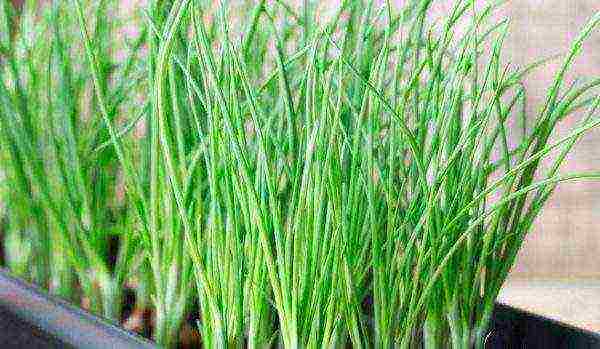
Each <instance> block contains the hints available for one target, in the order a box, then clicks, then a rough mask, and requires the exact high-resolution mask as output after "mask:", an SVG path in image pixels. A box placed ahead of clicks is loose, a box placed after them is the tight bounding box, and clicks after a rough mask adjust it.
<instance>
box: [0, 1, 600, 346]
mask: <svg viewBox="0 0 600 349" xmlns="http://www.w3.org/2000/svg"><path fill="white" fill-rule="evenodd" d="M3 4H4V8H3V9H4V10H5V11H4V18H5V19H4V21H5V22H3V25H5V27H6V28H16V25H15V24H14V23H16V21H15V20H14V19H15V18H16V17H15V16H14V15H13V14H12V13H11V10H10V9H9V10H6V9H7V8H8V7H7V6H6V2H4V3H3ZM432 4H433V0H415V1H409V2H407V4H405V6H404V7H402V8H394V7H393V6H392V5H391V4H390V2H389V1H386V2H385V3H383V4H379V2H375V1H372V0H368V1H362V0H343V1H341V3H340V4H339V6H338V7H336V8H335V9H334V11H333V12H332V13H331V14H330V15H329V16H325V15H322V14H320V13H319V11H318V9H319V6H317V4H315V3H313V2H310V1H305V2H304V3H303V4H302V5H301V6H300V7H297V6H294V5H292V4H291V3H287V2H286V1H284V0H276V1H272V2H270V1H264V0H259V1H256V2H254V3H251V2H246V1H243V2H239V4H238V3H235V4H230V3H228V2H220V3H219V4H217V5H215V4H214V3H213V2H212V1H202V0H175V1H160V0H152V1H150V2H149V3H148V5H147V7H146V8H144V9H142V11H141V13H142V14H143V21H142V22H143V25H142V26H143V28H144V29H143V30H142V31H141V32H142V35H140V38H139V39H138V41H136V43H135V44H134V45H132V49H131V50H130V51H131V54H130V55H129V56H128V57H127V59H126V60H125V62H124V63H123V62H114V58H113V56H112V55H111V45H114V43H113V42H112V41H111V39H110V35H109V33H110V31H109V28H110V27H111V24H110V23H109V21H108V20H107V18H106V16H104V15H103V14H104V13H105V11H108V10H110V9H111V6H114V3H112V2H109V1H99V2H98V3H94V4H93V6H91V5H90V4H89V3H87V2H82V1H81V0H71V1H70V2H67V4H63V2H58V3H55V4H54V5H53V6H51V9H50V10H49V11H48V14H47V15H46V16H47V17H44V18H43V20H39V19H35V20H34V19H33V7H26V9H29V10H28V11H30V12H31V16H30V20H29V21H27V20H25V18H27V16H25V15H23V16H22V20H21V22H20V24H18V25H20V26H26V25H30V26H31V28H25V29H23V30H15V29H10V30H11V31H6V33H9V35H5V36H6V37H3V38H2V40H3V42H2V47H1V49H2V51H1V54H2V56H1V57H2V58H1V59H2V62H1V63H0V64H1V66H0V68H1V69H2V70H1V71H0V73H2V74H3V75H2V76H1V77H0V82H1V83H2V91H0V98H1V100H0V101H1V102H2V103H1V104H0V107H1V108H2V109H1V110H0V112H1V113H2V119H1V120H2V124H1V126H2V129H1V130H0V131H2V133H1V135H2V141H3V143H2V146H3V153H2V155H3V161H4V162H3V169H5V171H6V172H7V173H6V175H7V176H8V177H7V178H8V179H7V181H8V183H11V185H13V186H14V188H15V191H13V192H10V193H9V195H7V198H6V200H7V202H8V206H7V208H8V217H9V227H10V231H11V234H10V235H9V236H12V238H11V239H12V240H8V238H7V241H11V244H12V245H11V246H31V247H30V248H31V251H32V253H31V254H30V255H29V257H28V258H29V259H28V260H27V261H29V260H31V261H34V264H35V265H36V266H40V268H41V267H42V266H45V265H50V266H52V270H48V271H45V270H43V268H41V269H40V270H38V269H35V275H34V276H35V280H37V281H38V282H40V283H43V282H48V281H44V280H48V278H49V277H50V276H48V275H49V274H51V275H55V274H59V273H60V272H62V273H64V276H63V279H60V280H59V281H60V282H59V283H58V284H59V285H61V287H67V286H65V285H68V287H72V285H74V284H75V283H74V280H72V279H68V277H73V275H75V276H76V277H77V278H78V279H77V281H78V283H79V284H80V285H82V288H83V290H84V293H85V292H88V291H86V287H85V286H86V285H87V286H88V287H89V286H90V285H94V283H93V280H90V279H89V275H88V274H87V273H86V271H89V270H93V271H94V274H92V275H94V276H96V275H105V276H106V277H105V278H103V279H102V278H101V279H100V280H98V282H100V286H101V287H100V289H101V290H102V292H103V297H105V298H106V299H108V300H111V301H115V302H116V301H118V300H119V298H118V297H119V295H117V294H116V293H112V294H111V295H112V296H115V297H114V298H110V297H108V298H107V294H109V292H107V290H108V289H109V288H108V286H107V284H110V285H112V286H113V288H110V290H112V291H113V292H118V290H119V287H123V284H124V282H125V281H126V279H127V276H128V275H130V273H129V270H128V268H129V267H130V266H132V265H133V264H134V263H133V261H134V260H135V258H134V257H135V256H138V257H140V258H142V259H143V263H144V265H143V266H142V267H141V269H140V270H142V273H143V274H144V275H143V277H142V279H148V280H150V281H149V283H150V288H149V289H150V291H149V295H148V294H146V293H142V292H140V293H139V296H140V297H142V298H143V297H150V298H151V300H152V301H151V304H152V307H153V311H154V315H155V316H154V324H153V326H154V329H153V336H154V339H155V340H156V342H157V343H158V344H160V345H161V346H166V347H171V346H175V345H176V344H177V342H176V339H177V334H178V331H179V328H180V326H181V324H182V323H183V321H184V319H185V316H186V315H187V314H188V312H189V311H190V309H194V305H197V306H198V312H199V314H198V315H199V318H200V320H199V322H198V329H199V332H200V333H201V338H202V339H201V340H202V345H203V346H205V347H210V348H212V347H243V346H248V347H253V348H254V347H268V346H276V345H282V346H283V347H286V348H298V347H310V348H313V347H338V346H339V347H342V346H345V345H348V344H351V345H352V346H353V347H358V348H360V347H377V348H388V347H401V348H412V347H421V346H424V347H427V348H437V347H452V348H470V347H482V345H483V339H484V337H485V334H486V331H487V327H488V323H489V320H490V316H491V311H492V309H493V305H494V300H495V299H496V297H497V295H498V292H499V290H500V288H501V286H502V284H503V282H504V281H505V279H506V277H507V275H508V272H509V271H510V268H511V267H512V265H513V264H514V261H515V258H516V254H517V252H518V250H519V248H520V246H521V244H522V242H523V240H524V238H525V236H526V234H527V233H528V232H529V231H530V230H531V227H532V224H533V222H534V220H535V218H536V216H537V215H538V214H539V212H540V210H541V209H542V208H543V205H544V203H545V202H546V201H547V200H548V198H549V197H550V196H551V194H552V192H553V191H554V189H555V188H556V185H557V184H558V183H559V182H561V181H565V180H575V179H586V178H598V174H597V173H574V174H565V175H561V174H560V172H559V170H560V166H561V164H562V163H563V161H564V159H565V157H566V155H567V154H568V152H569V151H570V150H571V148H572V147H573V146H574V144H575V143H576V141H577V140H578V139H579V138H580V137H581V136H582V135H583V134H584V133H586V132H587V131H588V130H590V129H591V128H593V127H595V126H597V125H598V124H599V123H600V120H599V119H598V107H599V103H600V95H599V90H598V85H599V84H600V78H598V77H592V78H586V79H584V80H582V82H581V83H577V84H575V83H573V84H570V85H567V84H566V82H565V74H566V72H567V71H568V70H569V68H570V66H571V65H572V63H573V60H574V58H575V57H576V56H577V54H578V53H579V51H580V50H581V49H582V45H583V42H584V41H585V39H586V38H588V37H589V36H590V35H591V34H592V33H594V30H595V29H596V27H597V25H598V24H599V23H600V14H596V15H595V16H594V17H592V19H591V20H590V22H589V23H588V24H587V25H586V26H585V27H584V28H583V30H582V31H581V34H580V35H579V36H578V37H577V38H576V40H575V41H574V42H573V44H572V47H571V48H570V50H569V51H568V52H567V53H566V55H565V56H564V58H563V63H562V65H561V68H560V69H559V71H558V72H557V74H556V77H555V79H554V82H553V83H552V85H551V86H550V87H549V89H548V91H547V98H546V100H545V103H544V104H543V105H542V106H541V108H539V109H538V110H537V111H536V112H535V113H533V114H529V112H528V111H529V109H528V108H527V106H526V101H527V94H526V90H525V87H524V84H523V82H522V81H523V79H524V78H525V76H526V75H527V74H528V73H529V72H530V71H532V70H533V69H535V68H537V67H539V66H542V65H543V64H544V63H545V62H546V60H540V61H537V62H534V63H532V64H531V65H530V66H527V67H524V68H522V69H515V68H512V67H511V66H510V65H508V64H506V63H505V62H504V61H503V56H502V52H503V42H504V40H505V38H506V36H507V34H508V30H509V26H508V22H507V21H499V22H495V21H494V20H493V18H494V16H493V15H494V13H495V9H496V7H497V6H499V5H500V4H499V3H496V2H493V3H492V2H490V3H489V4H487V3H486V4H484V5H483V6H482V5H481V4H480V2H476V1H473V0H457V1H454V2H453V5H452V8H451V10H450V12H449V13H448V14H447V15H446V16H444V17H443V18H433V17H432V15H431V12H432V11H431V6H432ZM65 9H75V11H76V14H77V16H76V17H77V22H78V31H80V33H81V36H80V37H81V38H82V40H81V41H77V42H81V43H82V47H83V48H82V49H80V48H79V47H75V48H71V49H68V48H66V46H65V45H64V44H63V43H64V42H66V40H67V39H66V37H65V36H66V35H67V33H68V35H73V33H72V32H71V31H69V30H70V29H72V27H73V24H72V23H71V22H70V20H69V19H62V18H64V17H65V16H59V15H58V14H59V13H60V12H59V11H65ZM94 9H95V10H94ZM94 11H95V12H94ZM26 12H27V10H26ZM90 13H94V16H92V17H90ZM34 22H41V23H42V24H40V25H41V27H40V28H45V27H44V26H48V27H49V28H52V32H53V33H54V34H53V36H52V40H50V41H48V40H41V36H40V35H41V34H38V36H35V37H37V38H38V40H33V41H32V40H29V41H27V40H25V39H24V37H23V36H24V34H23V33H30V32H32V30H31V29H32V28H35V27H36V26H34V25H33V23H34ZM27 23H29V24H27ZM7 30H8V29H7ZM38 30H41V29H38ZM69 38H70V37H69ZM70 40H72V39H71V38H70ZM31 42H33V43H36V44H37V45H39V47H38V46H35V47H29V46H27V45H26V44H29V45H31ZM21 46H24V47H25V48H21ZM142 46H145V47H146V48H147V50H146V51H145V52H144V53H143V54H138V51H139V49H140V48H141V47H142ZM34 49H35V50H36V52H37V51H39V52H40V53H39V54H36V55H31V54H30V55H23V54H21V53H20V52H21V51H19V50H22V51H23V52H25V53H27V52H29V53H31V52H32V50H34ZM28 50H29V51H28ZM81 52H83V53H84V57H85V60H82V56H81ZM23 57H25V58H23ZM76 60H79V62H78V63H79V64H74V63H73V62H74V61H76ZM41 72H45V74H42V73H41ZM26 74H29V75H26ZM137 74H140V76H142V78H140V79H139V80H138V79H136V77H137V76H138V75H137ZM36 79H37V80H36ZM130 82H131V83H132V84H134V86H133V88H131V86H129V85H128V83H130ZM91 85H93V92H94V93H93V96H89V95H86V94H85V92H86V91H89V88H90V87H91ZM44 88H45V89H44ZM53 88H54V89H53ZM131 90H136V91H137V92H140V94H141V95H142V99H143V101H142V102H141V103H140V105H138V104H137V103H134V102H132V100H133V98H132V97H131V94H129V93H131ZM86 96H87V99H84V97H86ZM82 100H83V101H84V103H82V102H83V101H82ZM85 103H88V104H90V106H89V107H87V108H83V107H82V104H85ZM30 109H32V110H30ZM119 111H124V112H125V113H129V114H128V115H130V116H129V117H126V119H128V120H127V122H126V123H123V120H120V119H119V118H118V117H117V115H118V112H119ZM575 117H579V118H580V119H581V121H580V124H579V125H578V126H577V127H575V128H573V129H572V130H571V131H570V132H569V133H568V134H566V135H558V134H557V131H556V128H557V125H558V124H559V123H561V122H563V121H565V120H566V119H570V118H575ZM44 122H46V123H44ZM138 122H139V123H143V125H144V126H145V132H144V134H143V135H142V136H141V137H136V136H132V134H131V133H132V132H131V130H132V129H134V128H135V125H136V124H137V123H138ZM46 124H49V125H54V126H53V127H51V128H50V129H51V131H47V130H46V128H45V127H44V126H45V125H46ZM100 125H102V127H99V126H100ZM42 154H44V156H42ZM46 154H47V155H46ZM542 160H544V161H547V162H549V163H550V166H549V167H547V166H542ZM116 178H122V184H123V185H124V188H125V189H124V190H125V193H126V199H124V200H123V202H115V201H114V200H109V199H108V198H109V197H110V195H107V193H112V194H113V196H115V193H116V192H117V191H118V190H119V189H118V188H119V186H120V184H121V182H120V181H119V180H117V179H116ZM98 191H99V192H98ZM92 203H93V204H92ZM32 212H39V214H35V215H34V214H32ZM109 217H110V219H109ZM115 217H118V218H115ZM109 232H120V233H118V235H117V236H118V241H119V249H120V251H121V252H120V253H119V254H118V255H119V256H121V257H120V258H119V259H117V263H116V265H115V266H113V265H111V264H110V263H107V262H106V258H108V257H109V256H110V253H111V252H109V249H108V246H107V241H109V240H110V238H108V237H107V235H106V234H110V233H109ZM7 245H8V244H7ZM133 245H136V246H139V247H138V248H134V247H133ZM48 246H57V248H62V249H59V250H56V251H55V252H54V253H50V254H49V255H44V254H43V253H38V252H35V253H34V252H33V251H40V252H47V251H49V249H44V247H48ZM73 246H76V247H77V248H73ZM112 253H114V252H112ZM43 259H47V260H49V261H50V263H49V264H44V263H41V262H40V261H41V260H43ZM24 262H25V261H21V262H20V263H24ZM58 263H61V264H60V266H61V268H62V269H61V268H59V267H58ZM15 269H16V270H19V268H15ZM21 269H23V268H21ZM59 271H60V272H59ZM146 271H147V272H146ZM61 275H63V274H61ZM107 280H108V281H107ZM103 283H104V284H103ZM144 289H145V288H144ZM71 292H72V291H71ZM69 294H71V293H69V292H67V295H69ZM103 300H104V299H103ZM140 302H144V300H141V301H140ZM106 308H107V307H103V309H104V313H105V315H108V316H114V314H116V312H115V311H111V312H108V313H107V311H106V310H105V309H106Z"/></svg>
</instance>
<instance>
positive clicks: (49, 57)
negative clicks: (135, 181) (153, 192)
mask: <svg viewBox="0 0 600 349" xmlns="http://www.w3.org/2000/svg"><path fill="white" fill-rule="evenodd" d="M113 5H114V4H112V3H110V2H108V1H102V2H100V3H98V4H97V6H94V7H90V8H89V9H86V10H87V13H88V14H89V15H90V16H91V17H92V18H94V19H95V30H94V36H95V38H96V39H97V41H98V42H99V43H101V44H98V45H97V46H96V50H97V51H98V52H100V54H101V57H102V66H101V70H100V74H101V81H102V86H101V88H102V89H104V90H106V91H108V92H109V93H110V94H111V96H113V99H112V102H111V105H110V109H109V113H110V114H109V116H110V117H111V119H114V120H116V119H118V115H119V113H120V112H121V111H123V110H122V109H121V107H122V102H123V100H125V99H126V98H128V92H127V90H128V89H129V88H130V86H128V82H129V79H130V78H133V75H132V73H133V71H134V69H133V67H134V63H135V62H136V59H135V57H136V54H137V51H138V50H139V48H140V43H141V40H138V42H137V43H134V44H133V45H132V47H131V49H130V50H129V53H130V54H129V56H128V57H127V58H126V59H125V60H124V62H119V63H118V64H117V63H115V62H114V57H113V53H114V52H113V51H114V50H115V48H116V47H115V44H114V43H112V42H111V40H110V38H111V30H112V28H113V26H114V25H115V24H114V23H112V22H111V21H109V20H108V18H109V17H108V16H107V12H108V11H109V9H110V7H111V6H113ZM21 11H22V12H18V11H17V10H16V9H14V8H12V6H11V3H10V2H8V1H2V24H3V26H4V27H3V29H2V32H3V37H2V43H1V46H0V48H1V58H0V59H1V60H2V64H1V66H0V120H1V140H2V151H3V154H2V155H3V159H2V160H3V162H2V163H3V166H2V169H3V171H6V175H7V179H6V184H7V185H8V186H9V187H10V188H11V190H10V191H9V194H8V195H7V196H6V198H5V200H6V205H7V210H8V233H7V237H6V239H7V240H6V241H7V242H9V241H12V244H13V245H11V247H17V246H18V245H17V246H15V245H14V244H15V242H14V241H20V242H19V244H21V245H22V244H29V245H30V246H31V252H30V255H29V258H28V259H27V260H23V261H20V263H26V264H25V265H27V266H31V267H30V268H27V269H29V270H31V273H30V274H29V275H23V276H25V277H29V278H31V279H32V280H33V281H34V282H36V283H38V284H39V285H41V286H43V287H45V288H49V289H50V291H51V292H52V293H56V294H58V295H60V296H61V297H65V298H68V299H71V300H74V301H79V300H80V299H81V298H84V299H85V302H86V303H89V307H90V308H91V309H92V311H94V312H96V313H100V314H103V315H104V316H106V317H109V318H114V319H118V318H119V316H120V309H121V305H122V300H121V293H122V290H123V289H124V283H125V281H126V279H127V275H128V274H129V273H130V269H129V268H130V266H131V263H130V262H131V260H132V256H133V255H134V252H135V238H133V235H132V234H130V233H129V228H128V226H129V224H128V219H127V203H126V202H123V201H122V200H118V199H117V198H118V197H119V195H117V191H118V177H119V176H118V173H119V162H118V161H117V157H116V155H115V151H114V149H113V148H112V147H106V146H103V144H104V143H106V142H107V140H108V133H107V131H106V129H105V128H103V127H99V122H98V121H99V118H98V102H97V100H96V99H95V98H90V92H91V89H90V88H91V85H90V83H89V82H88V75H89V73H90V72H89V69H87V67H86V65H81V64H78V62H77V61H78V60H80V54H79V53H78V52H80V51H81V50H78V48H77V46H76V45H70V44H68V43H70V42H77V41H75V40H76V38H77V37H78V36H77V35H78V30H77V28H78V27H77V26H76V23H75V22H74V21H73V20H72V19H71V17H69V16H68V15H67V13H68V11H69V8H68V7H66V6H64V4H63V3H61V2H54V3H52V4H49V5H48V6H44V7H41V8H39V7H38V3H37V2H36V1H28V2H26V3H25V4H24V7H23V8H22V9H21ZM15 237H18V238H15ZM18 253H19V252H18V251H12V252H11V255H10V256H15V258H18ZM9 263H10V262H9ZM21 269H24V268H21ZM27 269H25V270H27Z"/></svg>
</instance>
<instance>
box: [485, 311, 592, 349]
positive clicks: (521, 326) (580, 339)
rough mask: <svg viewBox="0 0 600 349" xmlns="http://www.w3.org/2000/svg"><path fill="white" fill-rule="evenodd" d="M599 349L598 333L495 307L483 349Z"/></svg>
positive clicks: (522, 312)
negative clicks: (484, 348)
mask: <svg viewBox="0 0 600 349" xmlns="http://www.w3.org/2000/svg"><path fill="white" fill-rule="evenodd" d="M505 348H515V349H520V348H525V349H587V348H590V349H591V348H600V334H598V333H593V332H589V331H585V330H582V329H579V328H575V327H572V326H569V325H565V324H563V323H560V322H558V321H554V320H550V319H548V318H545V317H542V316H539V315H535V314H531V313H528V312H526V311H522V310H519V309H515V308H513V307H510V306H507V305H503V304H498V305H497V306H496V309H495V310H494V315H493V318H492V322H491V326H490V333H489V335H488V338H487V340H486V349H505Z"/></svg>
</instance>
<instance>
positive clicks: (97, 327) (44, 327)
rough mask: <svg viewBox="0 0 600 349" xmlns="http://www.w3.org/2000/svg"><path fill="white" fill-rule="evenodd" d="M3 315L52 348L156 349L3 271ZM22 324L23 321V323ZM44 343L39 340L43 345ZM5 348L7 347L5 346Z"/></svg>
mask: <svg viewBox="0 0 600 349" xmlns="http://www.w3.org/2000/svg"><path fill="white" fill-rule="evenodd" d="M0 312H1V313H3V314H5V315H11V316H14V317H15V318H16V319H15V320H16V321H15V322H21V326H28V327H29V329H27V328H24V329H23V332H25V331H30V332H31V331H32V328H33V329H35V330H38V331H35V332H34V333H33V334H34V335H35V336H37V337H41V340H42V341H46V342H48V344H49V345H50V346H51V347H61V348H62V347H74V348H90V349H95V348H98V349H100V348H102V349H105V348H156V346H155V345H154V344H153V343H151V342H150V341H148V340H146V339H143V338H141V337H139V336H137V335H135V334H133V333H131V332H128V331H126V330H124V329H122V328H120V327H118V326H116V325H113V324H111V323H110V322H108V321H106V320H103V319H101V318H99V317H96V316H94V315H91V314H89V313H88V312H86V311H83V310H81V309H78V308H76V307H74V306H72V305H69V304H68V303H67V302H64V301H62V300H60V299H56V298H55V297H52V296H48V295H47V294H45V293H44V292H43V291H41V290H39V289H37V288H35V287H32V286H30V285H28V284H26V283H24V282H23V281H20V280H18V279H16V278H14V277H12V276H9V275H8V273H7V272H6V271H5V270H2V269H0ZM19 320H20V321H19ZM39 340H40V339H38V341H39ZM4 347H5V346H4Z"/></svg>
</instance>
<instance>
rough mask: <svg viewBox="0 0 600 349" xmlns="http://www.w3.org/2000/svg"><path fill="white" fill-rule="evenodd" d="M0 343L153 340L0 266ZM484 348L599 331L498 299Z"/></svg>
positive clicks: (586, 339) (595, 343)
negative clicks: (536, 313) (566, 323)
mask: <svg viewBox="0 0 600 349" xmlns="http://www.w3.org/2000/svg"><path fill="white" fill-rule="evenodd" d="M0 348H4V349H12V348H31V349H34V348H98V349H100V348H102V349H104V348H156V346H155V345H153V344H152V343H151V342H150V341H147V340H145V339H143V338H141V337H139V336H137V335H135V334H133V333H130V332H128V331H126V330H124V329H122V328H120V327H118V326H115V325H113V324H110V323H109V322H107V321H104V320H102V319H100V318H98V317H96V316H93V315H91V314H89V313H87V312H85V311H83V310H81V309H79V308H76V307H74V306H72V305H69V304H67V303H66V302H63V301H61V300H57V299H54V298H53V297H49V296H47V295H45V294H43V293H42V292H40V291H38V290H37V289H35V288H33V287H31V286H29V285H27V284H25V283H23V282H22V281H20V280H17V279H15V278H13V277H11V276H8V275H7V274H6V273H5V272H3V271H0ZM486 348H487V349H506V348H510V349H521V348H526V349H538V348H539V349H554V348H556V349H559V348H561V349H563V348H568V349H578V348H582V349H583V348H585V349H587V348H600V335H599V334H596V333H591V332H588V331H584V330H580V329H577V328H574V327H570V326H568V325H564V324H561V323H559V322H556V321H552V320H549V319H546V318H543V317H540V316H537V315H534V314H530V313H527V312H524V311H521V310H518V309H514V308H512V307H509V306H506V305H502V304H499V305H498V306H497V307H496V309H495V311H494V317H493V319H492V322H491V330H490V334H489V336H488V338H487V340H486Z"/></svg>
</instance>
